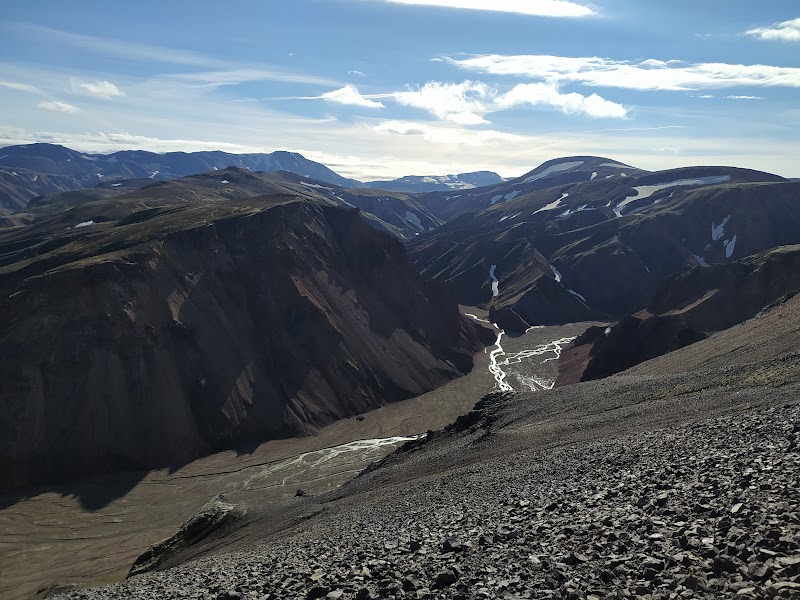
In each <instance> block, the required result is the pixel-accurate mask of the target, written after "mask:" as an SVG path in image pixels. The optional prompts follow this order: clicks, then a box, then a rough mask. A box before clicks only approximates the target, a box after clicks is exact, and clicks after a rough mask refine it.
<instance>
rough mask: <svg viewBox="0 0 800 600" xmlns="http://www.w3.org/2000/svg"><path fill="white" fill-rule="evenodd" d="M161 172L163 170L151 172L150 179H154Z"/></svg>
mask: <svg viewBox="0 0 800 600" xmlns="http://www.w3.org/2000/svg"><path fill="white" fill-rule="evenodd" d="M160 172H161V171H153V172H152V173H150V177H149V179H154V178H155V176H156V175H158V174H159V173H160Z"/></svg>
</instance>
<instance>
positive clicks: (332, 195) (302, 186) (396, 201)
mask: <svg viewBox="0 0 800 600" xmlns="http://www.w3.org/2000/svg"><path fill="white" fill-rule="evenodd" d="M275 194H281V195H285V196H295V197H299V198H307V199H311V200H316V201H319V202H323V203H326V204H330V205H332V206H341V207H345V208H358V209H360V210H361V211H362V216H363V218H364V219H365V220H366V221H367V223H368V224H370V225H371V226H373V227H375V228H376V229H379V230H381V231H386V232H388V233H391V234H392V235H394V236H395V237H398V238H399V239H401V240H404V239H409V238H412V237H414V236H416V235H419V234H420V233H422V232H426V231H430V230H432V229H434V228H436V227H438V226H439V225H441V223H442V221H441V220H440V219H438V218H437V217H435V216H433V215H431V214H430V213H429V212H428V211H427V210H426V209H425V208H424V207H422V206H420V205H419V204H418V203H417V202H416V201H415V200H414V199H413V197H411V196H409V195H407V194H400V193H397V192H387V191H384V190H374V189H370V188H364V189H347V188H341V187H339V186H336V185H334V184H331V183H325V182H322V181H317V180H314V179H309V178H306V177H302V176H300V175H297V174H295V173H289V172H287V171H274V172H263V171H260V172H253V171H250V170H249V169H242V168H238V167H228V168H226V169H220V170H216V171H209V172H208V173H201V174H199V175H191V176H187V177H182V178H180V179H173V180H168V181H156V182H154V181H152V180H150V179H128V180H120V181H116V182H111V181H109V182H104V183H102V184H99V185H98V186H96V187H94V188H88V189H83V190H75V191H70V192H60V193H56V194H49V195H46V196H40V197H37V198H34V199H32V200H31V201H30V202H29V203H28V205H27V206H26V207H25V208H23V209H20V210H18V211H17V212H15V213H13V214H12V215H8V216H6V217H0V229H2V228H4V227H14V226H18V225H20V224H25V223H39V222H41V221H43V220H46V219H51V218H52V217H53V216H54V215H58V214H60V213H61V212H63V211H65V210H68V209H72V208H76V207H78V206H82V205H84V204H88V206H86V207H84V208H83V209H82V211H83V212H85V213H86V215H87V218H86V219H84V220H92V221H102V220H103V219H104V218H105V217H103V215H102V210H101V211H100V212H98V213H97V214H95V213H92V211H91V209H92V206H93V205H92V204H91V202H93V201H95V200H99V199H105V198H111V197H114V196H122V195H125V198H124V200H123V202H124V203H126V204H128V203H130V201H132V200H142V199H143V200H148V201H149V200H155V199H158V198H167V199H170V200H182V201H186V202H193V201H198V200H208V199H212V198H214V199H217V200H220V201H225V200H242V199H244V198H253V197H258V196H266V195H275ZM102 206H103V207H104V209H107V208H108V206H109V205H107V204H106V205H102Z"/></svg>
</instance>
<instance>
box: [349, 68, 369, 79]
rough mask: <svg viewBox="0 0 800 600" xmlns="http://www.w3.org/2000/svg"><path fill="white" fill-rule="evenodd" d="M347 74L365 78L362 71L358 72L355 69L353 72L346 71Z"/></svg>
mask: <svg viewBox="0 0 800 600" xmlns="http://www.w3.org/2000/svg"><path fill="white" fill-rule="evenodd" d="M347 74H348V75H358V76H359V77H365V74H364V72H363V71H359V70H357V69H356V70H353V71H348V72H347Z"/></svg>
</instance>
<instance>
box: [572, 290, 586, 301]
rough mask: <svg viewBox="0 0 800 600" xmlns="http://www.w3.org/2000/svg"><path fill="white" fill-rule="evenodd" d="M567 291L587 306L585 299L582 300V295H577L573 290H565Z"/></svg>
mask: <svg viewBox="0 0 800 600" xmlns="http://www.w3.org/2000/svg"><path fill="white" fill-rule="evenodd" d="M567 291H568V292H569V293H570V294H572V295H573V296H575V297H576V298H580V299H581V301H582V302H583V303H584V304H587V302H586V298H584V297H583V296H582V295H580V294H579V293H578V292H576V291H575V290H567Z"/></svg>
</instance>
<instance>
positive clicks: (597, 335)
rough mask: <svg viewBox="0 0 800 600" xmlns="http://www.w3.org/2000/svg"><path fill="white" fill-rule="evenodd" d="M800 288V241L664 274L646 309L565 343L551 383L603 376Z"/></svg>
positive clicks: (699, 337)
mask: <svg viewBox="0 0 800 600" xmlns="http://www.w3.org/2000/svg"><path fill="white" fill-rule="evenodd" d="M797 290H800V246H783V247H780V248H776V249H773V250H769V251H767V252H764V253H761V254H757V255H754V256H750V257H747V258H744V259H741V260H739V261H736V262H733V263H728V264H719V265H712V266H710V267H708V268H700V267H697V268H694V269H691V270H689V271H687V272H685V273H682V274H680V275H677V276H675V277H672V278H669V279H668V280H667V281H666V282H665V283H664V284H663V285H662V286H661V287H660V288H659V289H658V290H657V291H656V292H655V293H654V295H653V299H652V300H651V301H650V303H649V305H648V307H647V309H645V310H643V311H641V312H639V313H636V314H634V315H629V316H626V317H625V318H623V319H622V320H620V321H619V322H617V323H616V324H614V325H613V326H610V327H609V328H608V329H605V330H603V328H597V327H593V328H590V329H589V330H587V331H586V332H585V333H584V334H583V335H581V336H579V337H578V338H576V339H575V341H574V342H573V343H572V344H571V345H570V346H569V347H568V348H566V349H565V350H564V352H563V353H562V355H561V359H560V361H559V375H558V379H557V382H556V385H559V386H561V385H567V384H570V383H575V382H578V381H589V380H591V379H600V378H602V377H607V376H609V375H612V374H614V373H619V372H621V371H624V370H625V369H628V368H630V367H632V366H634V365H637V364H639V363H641V362H644V361H646V360H650V359H652V358H655V357H657V356H661V355H662V354H666V353H667V352H672V351H674V350H678V349H679V348H683V347H684V346H687V345H689V344H693V343H695V342H698V341H700V340H703V339H705V338H706V337H707V336H708V334H710V333H713V332H715V331H721V330H723V329H727V328H729V327H732V326H733V325H736V324H738V323H742V322H744V321H746V320H747V319H750V318H752V317H755V316H756V315H757V314H758V313H759V312H760V311H762V310H763V309H765V308H766V307H768V306H769V305H772V304H774V303H776V302H783V301H785V300H786V299H788V298H790V297H791V296H793V295H794V294H795V293H796V292H797Z"/></svg>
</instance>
